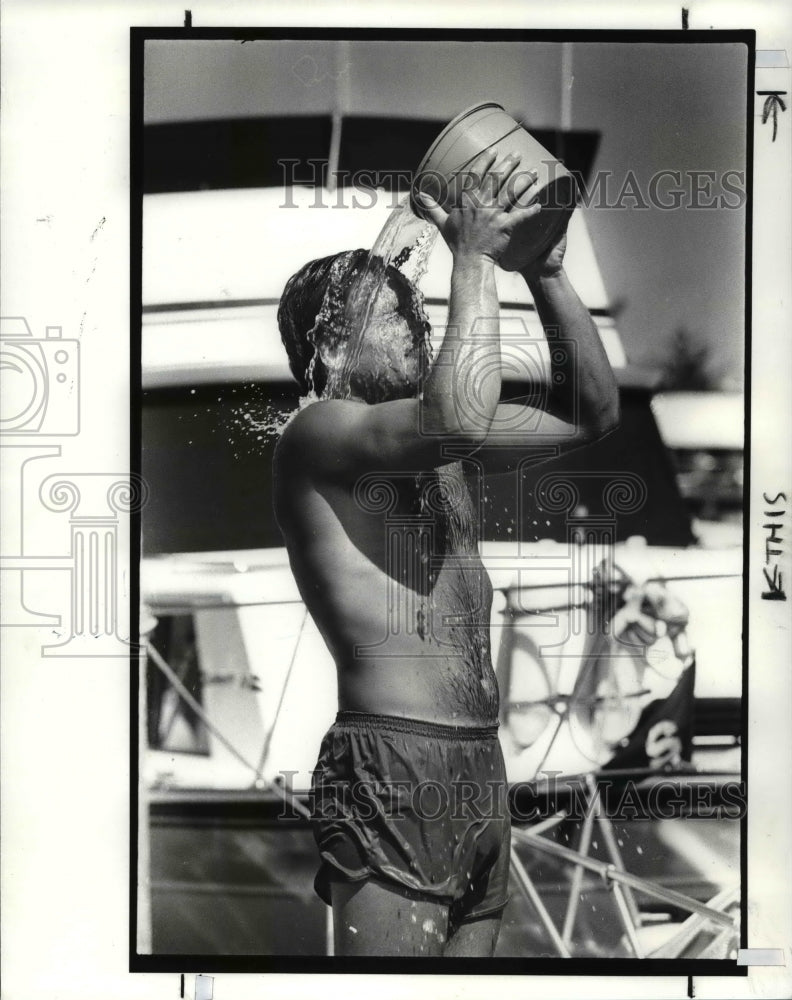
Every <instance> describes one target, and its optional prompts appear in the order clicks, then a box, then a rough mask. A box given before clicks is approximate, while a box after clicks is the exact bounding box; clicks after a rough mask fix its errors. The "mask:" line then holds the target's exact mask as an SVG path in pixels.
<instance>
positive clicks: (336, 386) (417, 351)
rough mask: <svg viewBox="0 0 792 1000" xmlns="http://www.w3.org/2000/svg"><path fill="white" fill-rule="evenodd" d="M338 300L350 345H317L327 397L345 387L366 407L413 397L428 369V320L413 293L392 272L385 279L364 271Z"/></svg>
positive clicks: (330, 341) (325, 342)
mask: <svg viewBox="0 0 792 1000" xmlns="http://www.w3.org/2000/svg"><path fill="white" fill-rule="evenodd" d="M350 294H351V295H352V296H353V297H352V298H350V296H349V295H347V296H346V297H345V299H344V300H343V302H344V304H343V305H342V306H341V308H342V309H346V310H347V314H348V315H349V314H350V313H351V314H352V315H353V316H354V317H355V320H354V325H355V326H356V327H357V329H358V330H360V324H361V323H365V325H364V326H363V329H362V336H361V335H358V336H356V335H355V333H354V331H353V333H352V337H351V339H350V340H344V341H341V342H339V341H335V343H334V342H333V339H332V338H328V339H324V340H321V339H320V340H319V341H318V344H319V354H320V357H321V359H322V362H323V364H324V366H325V368H326V370H327V372H328V383H329V385H330V386H331V387H332V390H331V395H334V394H336V393H337V392H338V391H339V390H340V391H342V392H343V391H344V386H348V387H349V389H350V393H351V395H352V396H353V397H357V398H359V399H362V400H365V401H366V402H368V403H381V402H385V401H386V400H390V399H404V398H408V397H414V396H416V395H417V394H418V391H419V388H420V384H421V377H422V375H423V374H424V373H425V372H426V371H427V370H428V365H429V362H430V357H431V356H430V347H429V344H428V339H427V338H428V333H429V321H428V319H427V318H426V314H425V313H424V311H423V304H422V299H421V296H420V293H419V292H418V289H417V288H416V287H415V286H414V285H413V284H412V283H411V282H409V281H408V280H407V279H406V278H405V277H404V276H403V275H402V274H401V273H400V272H398V271H396V269H395V268H389V269H388V273H387V275H383V273H382V272H381V271H380V272H379V273H376V272H370V273H369V274H365V275H364V276H363V278H362V281H360V282H358V283H357V284H356V285H355V286H354V290H353V292H351V293H350Z"/></svg>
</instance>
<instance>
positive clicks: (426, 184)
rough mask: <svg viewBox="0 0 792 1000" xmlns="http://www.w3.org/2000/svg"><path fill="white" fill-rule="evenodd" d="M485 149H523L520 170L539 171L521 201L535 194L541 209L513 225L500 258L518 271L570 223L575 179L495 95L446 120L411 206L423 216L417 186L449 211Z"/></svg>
mask: <svg viewBox="0 0 792 1000" xmlns="http://www.w3.org/2000/svg"><path fill="white" fill-rule="evenodd" d="M485 149H494V150H495V151H496V152H497V154H498V157H499V158H500V157H502V156H505V155H506V154H507V153H519V154H521V156H522V159H521V161H520V166H519V168H518V170H519V171H527V170H530V169H534V170H536V171H537V173H538V175H539V176H538V179H537V184H536V187H535V188H534V190H533V192H532V194H531V195H524V196H523V198H521V199H520V201H519V202H518V204H524V205H527V204H528V203H529V202H530V201H532V200H534V199H535V200H536V201H538V202H539V203H540V204H541V205H542V211H541V212H540V214H539V215H538V216H536V217H534V218H533V219H530V220H528V222H527V223H526V224H525V225H521V226H518V227H517V228H516V229H515V230H514V233H513V235H512V239H511V243H510V245H509V248H508V250H507V251H506V253H505V254H504V255H503V257H502V258H501V260H500V266H501V267H502V268H504V270H506V271H516V270H517V269H518V268H519V267H521V266H523V265H525V264H527V263H529V262H530V261H532V260H534V259H535V258H536V257H538V256H539V255H540V254H541V253H543V252H544V251H545V250H547V249H548V247H550V245H551V244H552V243H553V241H554V239H555V238H556V236H557V235H558V233H559V232H560V231H561V230H562V229H563V228H564V227H565V226H566V225H567V222H568V221H569V217H570V215H571V214H572V212H573V211H574V209H575V204H576V198H577V185H576V183H575V178H574V177H573V176H572V174H570V173H569V171H568V170H567V169H566V167H565V166H564V165H563V163H561V161H560V160H556V159H555V157H553V156H552V155H551V154H550V153H549V152H548V151H547V150H546V149H545V148H544V146H542V145H540V144H539V143H538V142H537V141H536V139H534V138H533V137H532V136H531V135H529V134H528V132H526V131H525V129H524V128H523V127H522V125H520V124H519V122H517V121H515V119H514V118H512V116H511V115H510V114H508V113H507V112H506V111H505V110H504V109H503V108H502V107H501V105H500V104H495V103H494V102H493V101H487V102H485V103H482V104H476V105H475V106H474V107H472V108H468V109H467V110H466V111H463V112H462V113H461V114H459V115H457V116H456V118H454V119H453V120H452V121H450V122H449V123H448V125H446V127H445V128H444V129H443V131H442V132H441V133H440V135H439V136H438V137H437V139H435V141H434V142H433V143H432V145H431V146H430V148H429V151H428V152H427V154H426V156H424V158H423V159H422V160H421V163H420V166H419V167H418V170H417V173H416V177H415V181H414V183H413V190H412V194H411V198H410V203H411V208H412V210H413V212H415V214H416V215H419V216H421V217H425V216H424V212H423V210H422V209H421V208H420V207H419V206H418V205H417V204H416V202H415V197H414V196H415V193H416V191H426V192H427V193H428V194H430V195H431V196H432V197H433V198H434V199H435V200H436V201H438V202H439V203H440V204H441V205H442V206H443V208H445V209H446V211H448V210H449V209H450V208H451V207H452V206H453V205H454V204H455V201H456V199H457V198H458V197H459V193H460V191H461V190H462V186H463V184H464V178H465V175H466V173H467V171H468V170H469V168H470V166H471V164H472V163H473V161H474V160H475V159H476V157H477V156H478V155H479V154H480V153H482V152H483V151H484V150H485Z"/></svg>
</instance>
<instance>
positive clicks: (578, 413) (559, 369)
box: [521, 234, 620, 437]
mask: <svg viewBox="0 0 792 1000" xmlns="http://www.w3.org/2000/svg"><path fill="white" fill-rule="evenodd" d="M565 249H566V234H564V235H563V236H562V237H561V238H560V239H559V240H558V241H557V242H556V244H555V246H553V247H552V248H551V249H550V250H549V252H548V253H546V254H544V255H543V256H542V257H541V258H540V259H539V260H538V261H536V262H534V263H533V264H532V265H529V266H528V267H525V268H523V269H522V271H521V274H522V276H523V278H524V279H525V281H526V283H527V285H528V288H529V289H530V292H531V295H532V296H533V300H534V304H535V305H536V311H537V313H538V314H539V319H540V320H541V321H542V326H543V328H544V330H545V335H546V336H547V337H548V341H549V344H550V347H551V350H550V381H549V393H548V399H547V406H546V409H547V411H548V412H549V413H552V414H554V415H555V416H557V417H559V418H560V419H561V420H563V421H566V422H568V423H574V424H576V425H578V426H579V427H580V428H581V429H582V431H583V433H584V434H591V435H592V436H594V437H601V436H602V435H603V434H604V433H607V432H608V431H610V430H613V428H614V427H616V426H617V425H618V423H619V416H620V414H619V389H618V386H617V384H616V379H615V377H614V375H613V371H612V369H611V366H610V362H609V361H608V356H607V354H606V353H605V348H604V347H603V346H602V341H601V340H600V337H599V333H598V332H597V328H596V326H595V325H594V322H593V320H592V319H591V315H590V314H589V311H588V309H587V308H586V307H585V305H584V304H583V303H582V302H581V300H580V297H579V296H578V294H577V292H576V291H575V289H574V288H573V287H572V284H571V282H570V281H569V278H568V276H567V273H566V271H565V270H564V263H563V261H564V251H565ZM556 336H558V337H559V338H560V339H561V340H564V341H568V342H571V343H572V344H573V345H574V348H573V350H572V351H570V352H567V351H565V350H560V351H553V350H552V346H553V340H554V338H555V337H556Z"/></svg>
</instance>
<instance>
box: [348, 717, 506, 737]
mask: <svg viewBox="0 0 792 1000" xmlns="http://www.w3.org/2000/svg"><path fill="white" fill-rule="evenodd" d="M335 724H336V725H337V726H342V727H343V728H346V729H389V730H391V731H392V732H397V733H409V734H411V735H413V736H432V737H434V738H435V739H441V740H490V739H496V738H497V736H498V724H497V723H495V725H492V726H445V725H441V724H440V723H437V722H425V721H424V720H423V719H405V718H403V717H402V716H398V715H373V714H371V713H369V712H339V713H338V715H337V716H336V722H335Z"/></svg>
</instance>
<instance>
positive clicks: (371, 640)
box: [275, 438, 498, 725]
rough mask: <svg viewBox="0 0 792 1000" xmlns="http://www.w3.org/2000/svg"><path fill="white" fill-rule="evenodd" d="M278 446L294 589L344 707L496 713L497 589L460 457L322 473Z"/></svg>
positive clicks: (278, 486)
mask: <svg viewBox="0 0 792 1000" xmlns="http://www.w3.org/2000/svg"><path fill="white" fill-rule="evenodd" d="M289 450H290V449H289V443H288V439H287V438H285V439H284V441H282V442H281V444H280V445H279V449H278V451H279V455H278V460H277V469H278V473H277V476H276V483H275V507H276V514H277V517H278V521H279V523H280V525H281V528H282V530H283V532H284V535H285V538H286V544H287V548H288V551H289V558H290V561H291V565H292V570H293V572H294V575H295V578H296V580H297V584H298V587H299V589H300V593H301V594H302V596H303V599H304V600H305V603H306V605H307V607H308V610H309V611H310V612H311V615H312V617H313V618H314V620H315V621H316V624H317V626H318V628H319V630H320V632H321V633H322V635H323V637H324V639H325V642H326V643H327V645H328V647H329V649H330V651H331V653H332V654H333V657H334V659H335V662H336V665H337V668H338V691H339V707H340V708H341V709H342V710H348V711H359V712H373V713H379V714H384V715H400V716H406V717H411V718H419V719H426V720H428V721H434V722H441V723H445V724H448V725H482V724H491V723H494V722H496V721H497V716H498V691H497V683H496V680H495V675H494V672H493V670H492V664H491V659H490V645H489V625H490V610H491V605H492V588H491V585H490V581H489V577H488V575H487V573H486V570H485V569H484V567H483V565H482V563H481V560H480V558H479V555H478V548H477V525H476V513H475V509H474V505H473V502H472V499H471V496H470V492H469V489H468V486H467V483H466V481H465V477H464V475H463V472H462V467H461V465H460V464H459V463H456V464H453V465H445V466H442V467H441V468H440V469H438V470H434V471H430V472H425V473H420V474H415V473H397V474H391V473H384V472H382V473H380V472H376V473H374V472H372V473H363V474H361V475H360V476H358V477H357V479H356V481H355V482H352V483H348V482H341V481H333V480H332V479H331V478H330V477H327V478H321V479H320V478H319V477H317V476H315V474H314V473H313V472H312V468H311V463H310V461H309V458H308V457H307V456H305V455H293V454H290V453H289Z"/></svg>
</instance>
